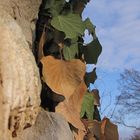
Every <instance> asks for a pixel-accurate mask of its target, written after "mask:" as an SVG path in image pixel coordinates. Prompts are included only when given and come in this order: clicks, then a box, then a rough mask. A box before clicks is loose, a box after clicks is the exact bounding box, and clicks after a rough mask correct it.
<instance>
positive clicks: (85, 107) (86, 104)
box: [80, 92, 94, 120]
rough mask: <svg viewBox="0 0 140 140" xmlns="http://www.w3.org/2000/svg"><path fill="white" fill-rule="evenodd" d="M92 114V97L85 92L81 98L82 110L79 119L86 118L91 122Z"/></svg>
mask: <svg viewBox="0 0 140 140" xmlns="http://www.w3.org/2000/svg"><path fill="white" fill-rule="evenodd" d="M93 114H94V97H93V95H92V94H91V93H89V92H86V94H85V95H84V98H83V103H82V108H81V113H80V117H81V118H82V117H84V115H86V117H87V118H88V119H90V120H93Z"/></svg>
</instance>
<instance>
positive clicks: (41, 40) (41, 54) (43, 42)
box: [38, 29, 47, 63]
mask: <svg viewBox="0 0 140 140" xmlns="http://www.w3.org/2000/svg"><path fill="white" fill-rule="evenodd" d="M46 39H47V37H46V33H45V29H44V30H43V32H42V35H41V38H40V41H39V49H38V63H39V62H40V60H41V58H42V57H43V56H44V53H43V47H44V44H45V42H46Z"/></svg>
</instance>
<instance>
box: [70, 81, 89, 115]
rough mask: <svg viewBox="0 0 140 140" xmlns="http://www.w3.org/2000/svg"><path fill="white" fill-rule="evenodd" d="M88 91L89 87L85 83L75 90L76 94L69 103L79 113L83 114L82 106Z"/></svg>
mask: <svg viewBox="0 0 140 140" xmlns="http://www.w3.org/2000/svg"><path fill="white" fill-rule="evenodd" d="M86 91H87V87H86V85H85V83H84V81H83V82H81V84H80V85H79V87H78V88H77V89H76V90H75V92H74V94H72V95H71V97H70V99H69V102H71V104H72V105H73V107H74V108H75V109H76V110H77V111H78V113H80V112H81V106H82V102H83V96H84V94H85V93H86Z"/></svg>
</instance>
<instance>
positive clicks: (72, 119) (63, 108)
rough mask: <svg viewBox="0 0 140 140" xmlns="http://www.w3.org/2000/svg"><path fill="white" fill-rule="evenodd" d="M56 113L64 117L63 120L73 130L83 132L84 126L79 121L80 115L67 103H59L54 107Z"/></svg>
mask: <svg viewBox="0 0 140 140" xmlns="http://www.w3.org/2000/svg"><path fill="white" fill-rule="evenodd" d="M56 112H57V113H60V114H61V115H63V116H64V118H65V119H66V120H67V121H68V122H69V123H71V124H72V125H73V126H74V127H75V128H77V129H80V130H85V127H84V124H83V123H82V121H81V120H80V114H79V113H78V112H77V110H76V109H75V108H74V107H73V105H72V104H71V103H70V102H68V101H66V100H65V101H63V102H61V103H59V105H58V106H57V107H56Z"/></svg>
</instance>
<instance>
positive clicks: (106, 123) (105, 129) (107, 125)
mask: <svg viewBox="0 0 140 140" xmlns="http://www.w3.org/2000/svg"><path fill="white" fill-rule="evenodd" d="M101 131H102V134H103V135H104V136H105V140H112V138H113V140H118V139H119V135H118V128H117V125H115V124H113V123H112V122H110V120H109V119H108V118H104V119H103V120H102V124H101Z"/></svg>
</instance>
